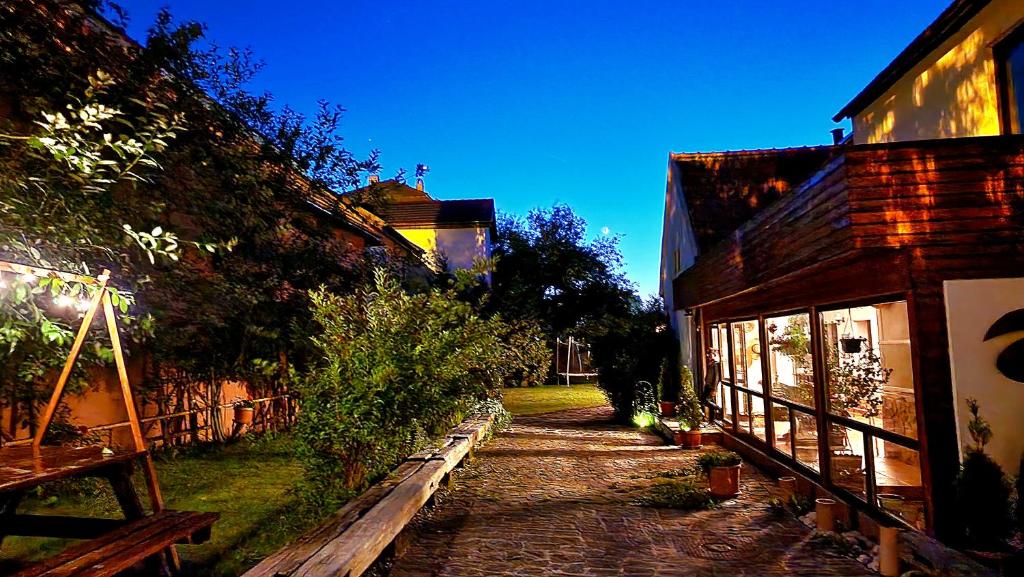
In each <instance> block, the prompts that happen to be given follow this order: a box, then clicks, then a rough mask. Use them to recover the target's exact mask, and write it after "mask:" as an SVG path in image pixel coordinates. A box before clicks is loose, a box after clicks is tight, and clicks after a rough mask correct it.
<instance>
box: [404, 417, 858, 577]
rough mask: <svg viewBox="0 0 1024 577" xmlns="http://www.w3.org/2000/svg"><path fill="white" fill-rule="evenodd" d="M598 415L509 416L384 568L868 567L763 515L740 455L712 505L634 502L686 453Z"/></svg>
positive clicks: (599, 576) (501, 571)
mask: <svg viewBox="0 0 1024 577" xmlns="http://www.w3.org/2000/svg"><path fill="white" fill-rule="evenodd" d="M610 418H611V410H610V409H609V408H607V407H600V408H596V409H577V410H571V411H563V412H559V413H551V414H547V415H540V416H534V417H518V418H516V420H515V422H514V423H513V425H512V427H511V428H510V429H509V430H507V431H505V432H503V433H501V434H499V435H497V436H496V437H495V438H494V439H492V440H491V441H489V442H488V443H487V444H486V445H485V446H484V447H483V448H481V449H480V450H479V451H478V452H477V458H476V460H475V461H474V462H473V463H472V464H470V465H469V466H467V467H466V468H465V469H463V470H462V471H460V472H459V474H458V475H457V477H456V482H455V487H454V489H453V490H452V491H450V492H441V493H439V494H438V496H437V499H438V502H437V506H436V507H434V508H433V509H430V510H427V511H425V512H424V513H421V515H420V516H419V517H417V519H416V520H415V522H414V524H413V525H412V526H411V527H410V529H409V533H408V534H407V537H408V540H407V541H406V543H408V546H407V548H405V551H404V553H403V554H402V555H401V557H399V558H398V559H397V560H396V561H395V563H394V565H393V567H392V569H391V572H390V575H391V576H392V577H428V576H445V577H456V576H459V577H461V576H498V575H508V576H523V577H527V576H542V575H565V576H580V577H583V576H593V577H603V576H613V575H619V576H624V577H633V576H637V577H639V576H662V577H668V576H695V577H696V576H700V577H704V576H740V575H750V576H755V575H756V576H759V577H770V576H782V575H815V576H832V575H844V576H845V575H850V576H861V575H863V576H867V575H876V574H875V573H872V572H871V571H869V570H868V569H867V568H866V567H865V566H864V565H861V564H860V563H858V562H857V561H855V560H853V559H850V558H847V557H842V556H840V555H839V554H838V553H837V552H835V551H833V550H831V549H829V548H824V547H823V546H821V545H816V544H812V543H809V538H810V530H809V529H808V528H806V527H805V526H804V525H802V524H801V523H800V522H799V521H798V520H796V519H795V518H794V517H793V516H792V515H790V514H785V515H782V516H779V515H776V514H773V513H772V512H771V511H770V509H769V508H768V507H767V505H766V504H765V503H766V501H767V499H768V497H769V496H770V493H771V491H772V490H773V483H771V481H770V480H769V479H767V478H766V477H765V476H764V475H762V474H761V473H760V472H759V471H757V470H756V469H754V468H753V467H751V466H748V465H744V466H743V471H742V476H741V479H742V480H741V484H742V487H741V488H742V494H741V495H740V497H739V498H737V499H734V500H731V501H727V502H725V503H723V504H722V506H720V507H719V508H717V509H712V510H708V511H681V510H675V509H656V508H650V507H643V506H639V505H636V504H634V500H635V498H636V496H637V494H638V491H642V489H643V488H644V486H645V483H649V482H650V481H649V479H650V477H652V476H653V474H654V473H657V472H660V471H667V470H674V469H679V468H683V467H686V466H690V465H692V464H693V462H694V461H695V459H696V454H697V453H696V452H694V451H684V450H681V449H678V448H675V447H669V446H666V445H664V444H663V443H662V442H661V440H660V439H659V438H658V437H655V436H653V435H651V434H647V433H641V432H638V431H636V430H635V429H629V428H625V427H620V426H616V425H612V424H610V423H609V420H610Z"/></svg>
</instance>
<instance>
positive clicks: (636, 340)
mask: <svg viewBox="0 0 1024 577" xmlns="http://www.w3.org/2000/svg"><path fill="white" fill-rule="evenodd" d="M588 332H589V334H590V335H591V336H590V342H591V350H592V355H593V361H594V365H595V366H596V367H597V369H598V372H599V373H600V377H599V384H600V386H601V388H602V389H604V391H605V393H606V394H607V395H608V400H609V401H610V402H611V404H612V407H613V408H614V409H615V413H616V417H617V418H618V419H619V420H620V421H623V422H629V421H630V420H631V419H632V418H633V416H634V415H635V414H636V413H637V410H638V409H639V407H640V406H648V405H650V406H651V409H649V410H650V411H651V412H653V413H657V411H656V401H657V399H656V398H651V399H648V398H647V390H646V388H641V387H640V386H639V385H638V383H640V382H641V381H647V382H649V383H650V382H655V381H656V380H657V379H658V376H659V373H660V371H661V364H662V362H663V361H664V360H665V358H666V357H667V356H668V355H669V354H670V351H671V350H672V348H674V347H676V346H677V344H676V342H675V339H674V338H673V337H672V332H671V331H669V330H668V319H667V318H666V317H665V313H664V305H663V303H662V301H661V299H658V298H650V299H648V300H647V301H644V302H641V301H639V300H634V301H633V302H632V304H631V306H630V307H629V308H628V309H627V310H626V311H625V312H624V313H622V314H618V315H615V316H611V315H609V316H606V317H604V318H603V319H601V320H600V321H599V322H596V323H594V324H593V325H592V328H591V329H590V330H589V331H588ZM650 396H651V397H653V391H651V394H650Z"/></svg>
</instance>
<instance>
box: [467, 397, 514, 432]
mask: <svg viewBox="0 0 1024 577" xmlns="http://www.w3.org/2000/svg"><path fill="white" fill-rule="evenodd" d="M477 415H494V421H493V422H492V423H491V429H490V431H489V432H488V434H493V433H496V432H498V431H504V430H505V429H507V428H508V427H509V425H511V424H512V418H513V415H512V413H510V412H508V410H506V409H505V406H504V405H503V404H502V403H501V399H496V398H491V399H483V400H480V401H477V402H475V403H473V406H472V407H470V408H469V411H467V412H466V416H468V417H473V416H477Z"/></svg>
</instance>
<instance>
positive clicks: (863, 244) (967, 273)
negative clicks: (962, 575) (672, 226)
mask: <svg viewBox="0 0 1024 577" xmlns="http://www.w3.org/2000/svg"><path fill="white" fill-rule="evenodd" d="M683 186H685V183H683ZM1019 276H1024V136H1020V135H1012V136H995V137H979V138H965V139H947V140H937V141H924V142H908V143H898V144H877V145H857V146H850V147H848V148H847V149H846V150H845V151H844V152H843V153H842V154H841V155H839V156H837V157H836V158H834V159H833V160H831V161H830V162H829V163H828V164H826V165H825V166H823V167H822V168H821V170H819V171H818V172H817V173H816V174H815V175H814V176H813V177H812V178H810V179H809V180H808V181H807V182H805V183H803V184H801V185H800V186H797V187H795V188H794V189H793V190H792V191H790V192H789V193H788V194H785V195H783V196H782V197H781V198H779V199H778V200H777V201H776V202H775V203H773V204H772V205H770V206H768V207H766V208H765V209H763V210H762V211H761V212H760V213H758V214H757V215H755V216H754V217H753V218H752V219H750V220H749V221H747V222H746V223H744V224H743V225H742V226H740V228H739V229H737V230H736V231H734V232H733V233H732V234H731V235H729V236H728V237H727V238H726V239H725V240H723V241H722V242H719V243H718V244H717V245H715V246H714V247H712V248H711V249H710V250H708V251H707V252H705V253H704V254H702V255H700V256H698V258H697V261H696V263H695V264H694V266H692V267H691V268H690V269H688V270H686V271H684V272H683V273H682V274H680V275H679V276H678V277H676V279H675V281H674V283H673V291H674V296H675V303H676V306H677V308H680V309H690V310H693V311H695V312H696V313H697V314H698V315H699V318H700V319H701V323H702V325H701V329H702V332H703V330H706V327H707V326H708V324H709V323H714V322H716V321H720V320H727V319H737V318H742V317H748V316H753V315H756V314H769V313H774V312H781V311H787V310H795V309H806V308H808V307H811V306H826V305H830V304H836V303H851V302H857V301H862V302H870V301H872V300H875V301H877V300H878V299H882V298H887V297H894V298H898V299H906V300H907V301H908V314H909V321H910V330H911V341H912V352H913V374H914V382H915V387H916V391H915V393H916V403H917V412H918V431H919V439H920V441H921V461H922V474H923V479H922V480H923V483H924V485H925V487H926V496H927V501H928V504H929V509H930V510H931V511H930V513H931V521H932V529H933V532H934V533H935V534H937V535H938V536H940V537H943V536H948V535H950V534H951V529H952V527H951V526H950V523H951V516H950V512H951V510H950V507H951V503H952V497H953V495H952V490H953V489H952V487H953V481H954V480H955V477H956V474H957V472H958V470H959V453H958V450H957V442H958V441H957V434H956V422H955V418H954V406H953V404H954V398H953V391H952V380H951V376H950V360H949V352H948V350H949V341H948V335H947V327H946V311H945V298H944V291H943V282H944V281H946V280H952V279H971V278H1000V277H1019ZM702 356H703V355H701V357H702ZM701 357H698V358H701Z"/></svg>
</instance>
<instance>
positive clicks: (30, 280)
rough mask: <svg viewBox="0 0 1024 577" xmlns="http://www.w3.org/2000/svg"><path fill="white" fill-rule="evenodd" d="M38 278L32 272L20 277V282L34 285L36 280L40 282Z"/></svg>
mask: <svg viewBox="0 0 1024 577" xmlns="http://www.w3.org/2000/svg"><path fill="white" fill-rule="evenodd" d="M38 278H39V277H37V276H36V275H34V274H32V273H30V272H27V273H24V274H21V275H18V280H20V281H21V282H23V283H34V282H36V280H38Z"/></svg>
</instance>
